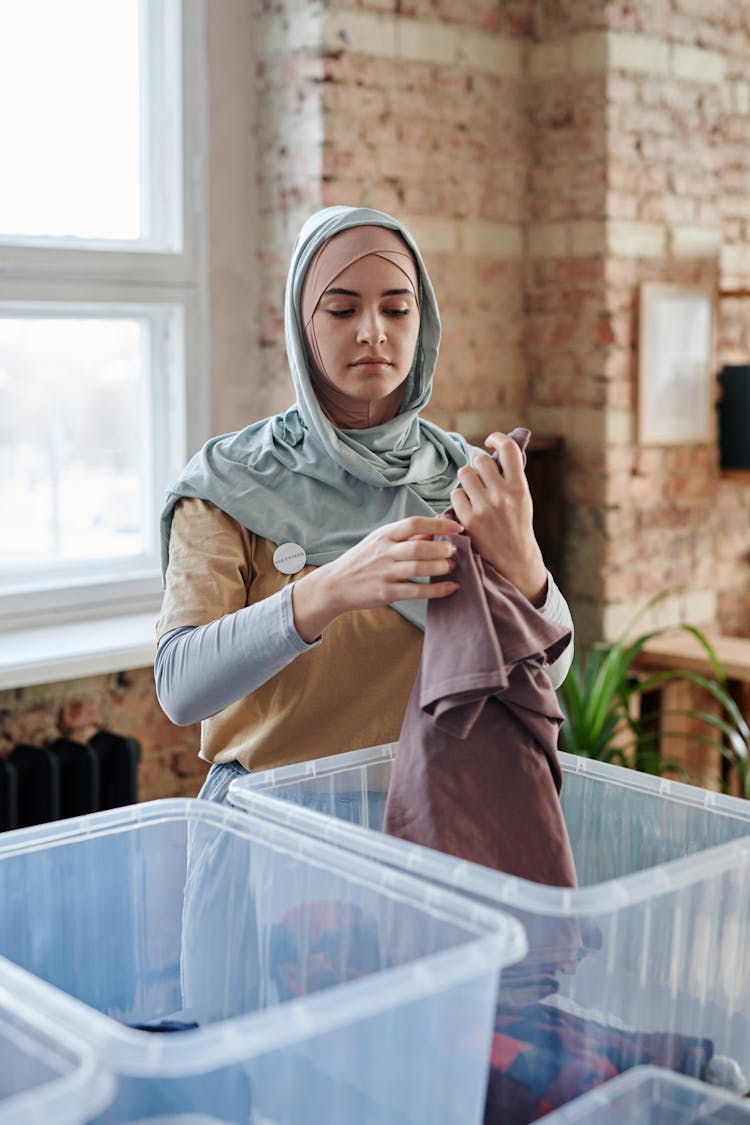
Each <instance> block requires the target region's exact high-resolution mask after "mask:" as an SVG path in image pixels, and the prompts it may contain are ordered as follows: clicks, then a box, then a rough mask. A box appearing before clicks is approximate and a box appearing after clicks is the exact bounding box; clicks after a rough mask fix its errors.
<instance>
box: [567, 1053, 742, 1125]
mask: <svg viewBox="0 0 750 1125" xmlns="http://www.w3.org/2000/svg"><path fill="white" fill-rule="evenodd" d="M658 1083H662V1084H666V1086H667V1087H671V1088H672V1089H681V1090H684V1091H685V1092H686V1093H694V1094H695V1095H696V1099H700V1103H701V1117H700V1120H701V1121H702V1120H704V1113H705V1112H710V1113H712V1112H713V1111H714V1110H716V1109H722V1108H724V1107H731V1108H732V1109H737V1110H738V1111H739V1112H741V1113H742V1115H743V1117H745V1116H746V1117H747V1120H748V1122H750V1104H743V1101H742V1099H741V1098H739V1097H738V1096H737V1095H736V1094H733V1093H732V1092H731V1091H729V1090H725V1089H723V1088H722V1087H721V1086H712V1085H709V1084H708V1083H706V1082H702V1081H701V1080H700V1079H699V1078H691V1077H689V1076H688V1075H685V1074H680V1073H679V1072H678V1071H675V1070H668V1069H666V1068H665V1067H660V1066H653V1065H649V1064H644V1063H641V1064H639V1065H638V1066H633V1067H630V1069H629V1070H625V1071H622V1072H621V1073H620V1074H618V1075H616V1076H615V1077H614V1078H610V1079H608V1080H607V1081H606V1082H603V1083H601V1085H599V1086H594V1087H593V1089H590V1090H588V1091H587V1092H586V1093H585V1094H581V1095H579V1097H577V1098H574V1099H573V1101H570V1102H568V1103H567V1104H566V1105H563V1106H560V1108H559V1109H556V1110H554V1111H553V1112H552V1113H551V1114H549V1116H548V1117H547V1118H546V1120H548V1121H549V1122H550V1125H557V1123H558V1122H560V1125H562V1123H563V1122H566V1121H570V1122H576V1121H581V1120H582V1119H584V1117H586V1118H588V1119H589V1120H592V1121H593V1120H596V1121H598V1120H600V1118H601V1115H602V1114H603V1113H605V1112H606V1110H607V1109H608V1108H611V1107H612V1104H613V1102H614V1101H615V1099H617V1098H618V1097H619V1096H620V1095H627V1094H629V1093H631V1092H632V1091H633V1090H637V1089H638V1087H640V1086H654V1085H657V1084H658ZM594 1110H596V1111H597V1116H596V1117H594ZM705 1120H710V1118H705Z"/></svg>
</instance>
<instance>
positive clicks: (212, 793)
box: [198, 762, 247, 805]
mask: <svg viewBox="0 0 750 1125" xmlns="http://www.w3.org/2000/svg"><path fill="white" fill-rule="evenodd" d="M236 777H247V770H246V769H245V767H244V766H241V765H240V764H239V762H226V763H225V764H224V765H219V763H218V762H214V763H213V765H212V766H211V769H210V770H209V771H208V773H207V774H206V780H205V781H204V782H203V785H202V786H201V790H200V793H199V794H198V799H199V800H201V801H216V803H217V804H219V805H226V804H228V803H229V802H228V801H227V796H228V794H229V786H230V785H231V784H232V782H233V781H234V779H235V778H236Z"/></svg>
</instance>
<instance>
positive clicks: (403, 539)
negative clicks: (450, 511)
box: [292, 516, 463, 644]
mask: <svg viewBox="0 0 750 1125" xmlns="http://www.w3.org/2000/svg"><path fill="white" fill-rule="evenodd" d="M462 530H463V528H462V526H461V524H460V523H457V522H456V520H451V519H446V518H445V517H443V516H409V517H408V518H407V519H403V520H397V521H396V522H395V523H389V524H386V525H385V527H378V528H376V529H375V531H371V532H370V534H369V535H366V536H365V538H364V539H363V540H362V541H361V542H360V543H357V545H356V546H355V547H351V548H350V549H349V550H348V551H345V552H344V554H343V555H340V556H339V558H337V559H335V560H334V561H333V562H330V563H326V564H325V565H324V566H320V567H318V568H317V569H316V570H312V571H310V573H309V574H306V575H304V577H302V578H300V579H299V580H298V581H297V582H295V583H294V586H293V588H292V608H293V611H294V623H295V625H296V627H297V632H298V633H299V635H300V636H301V637H302V639H303V640H304V641H306V642H307V643H308V644H310V643H311V642H312V641H314V640H315V638H316V637H318V636H320V634H321V633H322V632H323V630H324V629H325V628H326V626H328V625H330V623H331V622H332V621H334V620H335V619H336V618H337V617H339V616H340V615H341V614H342V613H348V612H349V611H350V610H352V609H377V608H379V607H381V606H386V605H390V604H391V602H398V601H406V600H415V599H417V598H444V597H447V596H448V595H449V594H452V593H454V591H455V590H457V589H458V585H457V583H456V582H452V581H451V580H450V578H449V576H450V574H451V573H452V571H453V568H454V566H455V562H454V555H455V553H456V549H455V547H454V546H453V544H452V543H451V542H450V541H449V540H447V539H440V540H436V539H434V538H433V536H435V535H458V534H460V532H461V531H462ZM414 578H421V579H438V581H424V582H414V581H412V579H414ZM440 579H442V581H441V580H440Z"/></svg>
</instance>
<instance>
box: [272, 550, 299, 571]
mask: <svg viewBox="0 0 750 1125" xmlns="http://www.w3.org/2000/svg"><path fill="white" fill-rule="evenodd" d="M306 562H307V555H306V554H305V549H304V547H300V545H299V543H282V544H281V545H280V546H279V547H277V548H276V550H275V551H274V553H273V565H274V566H275V567H276V569H277V570H278V571H280V572H281V573H282V574H296V573H297V571H298V570H302V567H303V566H304V565H305V563H306Z"/></svg>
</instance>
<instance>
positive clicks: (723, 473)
mask: <svg viewBox="0 0 750 1125" xmlns="http://www.w3.org/2000/svg"><path fill="white" fill-rule="evenodd" d="M719 477H720V479H721V480H728V481H734V482H735V483H736V484H750V469H721V470H720V472H719Z"/></svg>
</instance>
